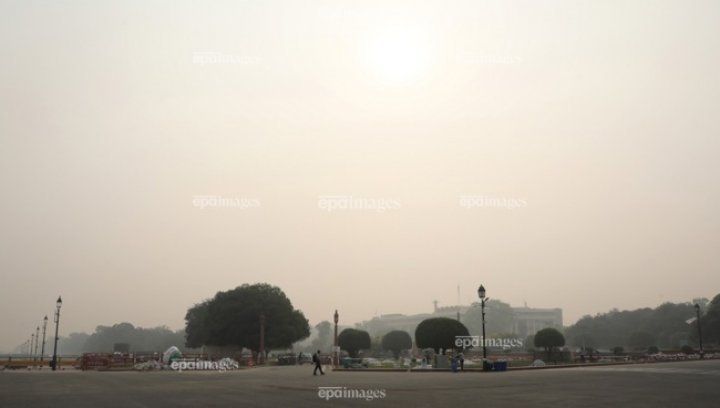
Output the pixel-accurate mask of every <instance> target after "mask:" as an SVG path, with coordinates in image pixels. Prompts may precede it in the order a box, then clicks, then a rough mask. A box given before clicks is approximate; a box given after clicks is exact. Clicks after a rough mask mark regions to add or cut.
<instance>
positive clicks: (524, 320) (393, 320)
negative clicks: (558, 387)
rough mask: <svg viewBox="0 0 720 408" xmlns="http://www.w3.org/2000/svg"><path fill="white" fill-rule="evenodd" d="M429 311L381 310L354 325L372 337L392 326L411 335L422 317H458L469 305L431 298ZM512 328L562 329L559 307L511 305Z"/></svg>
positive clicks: (523, 330) (523, 334)
mask: <svg viewBox="0 0 720 408" xmlns="http://www.w3.org/2000/svg"><path fill="white" fill-rule="evenodd" d="M433 306H434V307H433V309H434V310H433V312H432V313H421V314H414V315H404V314H399V313H392V314H383V315H380V316H376V317H373V318H372V319H370V320H365V321H363V322H362V323H358V324H357V325H356V327H357V328H360V329H363V330H366V331H367V332H368V333H370V336H371V337H375V336H382V335H384V334H385V333H387V332H389V331H391V330H404V331H406V332H408V333H410V335H411V336H412V335H414V334H415V328H416V327H417V326H418V324H420V322H422V321H423V320H425V319H429V318H433V317H449V318H451V319H458V318H459V319H460V321H463V316H464V315H465V313H466V312H467V311H468V309H470V307H471V306H462V305H456V306H444V307H438V305H437V301H434V302H433ZM512 310H513V329H514V330H513V331H514V332H515V334H517V335H518V336H520V337H522V338H525V337H527V336H528V335H530V334H535V333H536V332H537V331H538V330H540V329H544V328H546V327H555V328H558V329H562V327H563V322H562V309H559V308H554V309H535V308H529V307H513V308H512Z"/></svg>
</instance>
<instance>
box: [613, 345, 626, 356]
mask: <svg viewBox="0 0 720 408" xmlns="http://www.w3.org/2000/svg"><path fill="white" fill-rule="evenodd" d="M612 352H613V354H614V355H616V356H619V355H621V354H623V353H624V352H625V349H624V348H622V346H615V347H613V348H612Z"/></svg>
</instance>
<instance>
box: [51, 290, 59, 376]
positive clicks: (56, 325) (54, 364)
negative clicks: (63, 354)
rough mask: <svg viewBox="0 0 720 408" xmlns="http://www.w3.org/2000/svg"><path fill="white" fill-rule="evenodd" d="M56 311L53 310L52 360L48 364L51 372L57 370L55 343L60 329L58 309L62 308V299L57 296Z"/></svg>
mask: <svg viewBox="0 0 720 408" xmlns="http://www.w3.org/2000/svg"><path fill="white" fill-rule="evenodd" d="M56 305H57V309H56V310H55V346H54V347H53V358H52V362H51V363H50V367H52V370H53V371H55V370H57V343H58V330H59V328H60V308H61V307H62V298H61V297H60V296H58V299H57V302H56Z"/></svg>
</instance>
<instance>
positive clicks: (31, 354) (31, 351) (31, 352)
mask: <svg viewBox="0 0 720 408" xmlns="http://www.w3.org/2000/svg"><path fill="white" fill-rule="evenodd" d="M34 342H35V333H31V334H30V348H29V349H28V357H29V358H30V359H31V360H35V355H33V344H34Z"/></svg>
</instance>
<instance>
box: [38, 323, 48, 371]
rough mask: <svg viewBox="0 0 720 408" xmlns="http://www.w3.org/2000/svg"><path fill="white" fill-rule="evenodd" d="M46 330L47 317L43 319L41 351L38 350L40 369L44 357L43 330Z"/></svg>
mask: <svg viewBox="0 0 720 408" xmlns="http://www.w3.org/2000/svg"><path fill="white" fill-rule="evenodd" d="M46 329H47V315H45V318H44V319H43V342H42V350H40V367H42V362H43V357H45V330H46Z"/></svg>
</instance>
